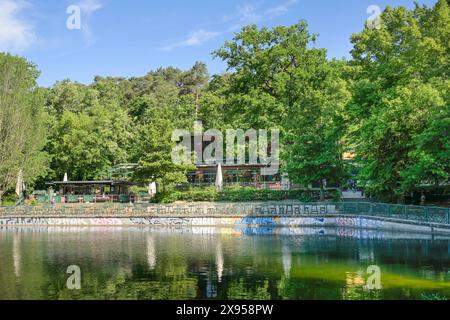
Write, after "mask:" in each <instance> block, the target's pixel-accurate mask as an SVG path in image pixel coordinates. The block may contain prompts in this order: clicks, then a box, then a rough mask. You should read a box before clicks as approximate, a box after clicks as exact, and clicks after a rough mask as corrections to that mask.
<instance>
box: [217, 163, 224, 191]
mask: <svg viewBox="0 0 450 320" xmlns="http://www.w3.org/2000/svg"><path fill="white" fill-rule="evenodd" d="M222 186H223V177H222V165H221V164H220V163H219V164H218V165H217V174H216V189H217V191H221V190H222Z"/></svg>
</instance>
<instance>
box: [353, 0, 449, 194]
mask: <svg viewBox="0 0 450 320" xmlns="http://www.w3.org/2000/svg"><path fill="white" fill-rule="evenodd" d="M449 13H450V10H449V5H448V3H447V2H446V1H445V0H439V1H438V2H437V3H436V4H435V6H434V7H433V8H428V7H425V6H423V7H421V6H419V5H416V7H415V9H413V10H408V9H406V8H404V7H398V8H390V7H388V8H386V10H385V11H384V12H383V13H382V15H381V25H380V28H379V29H377V28H370V27H369V26H366V27H365V28H364V30H363V31H362V32H361V33H359V34H355V35H353V36H352V42H353V44H354V48H353V50H352V55H353V64H354V66H355V71H356V73H355V76H356V82H355V85H354V95H353V99H352V101H351V103H349V105H348V109H347V113H348V116H349V120H350V122H351V125H350V126H349V128H350V130H349V135H348V136H349V137H350V139H351V140H352V141H353V142H354V143H355V146H356V153H357V155H358V160H359V162H360V164H361V167H362V169H361V173H360V177H359V178H360V182H361V183H362V185H363V186H364V187H365V188H366V190H367V191H369V192H371V193H373V194H376V195H378V196H380V197H384V198H387V199H392V200H393V199H395V198H397V199H399V200H401V199H402V198H403V196H404V195H405V194H407V193H409V192H410V191H411V190H413V189H414V188H419V187H420V186H421V185H423V184H424V183H429V182H433V183H436V184H439V183H445V182H447V183H448V180H449V173H450V167H449V162H448V157H449V154H450V149H449V144H448V143H447V142H448V141H449V140H450V136H449V134H450V133H449V132H450V131H449V130H448V128H449V127H448V126H449V125H448V122H449V99H448V98H449V70H450V65H449V59H448V57H449V53H450V41H449V39H450V14H449Z"/></svg>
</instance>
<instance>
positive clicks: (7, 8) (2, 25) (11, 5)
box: [0, 0, 36, 51]
mask: <svg viewBox="0 0 450 320" xmlns="http://www.w3.org/2000/svg"><path fill="white" fill-rule="evenodd" d="M27 6H28V3H27V2H25V1H22V0H0V51H23V50H25V49H26V48H28V47H30V46H31V45H32V43H33V42H34V41H35V39H36V35H35V32H34V26H33V25H32V24H31V23H30V22H28V21H26V20H25V19H23V18H22V17H20V14H21V13H22V12H23V11H24V10H25V9H26V8H27Z"/></svg>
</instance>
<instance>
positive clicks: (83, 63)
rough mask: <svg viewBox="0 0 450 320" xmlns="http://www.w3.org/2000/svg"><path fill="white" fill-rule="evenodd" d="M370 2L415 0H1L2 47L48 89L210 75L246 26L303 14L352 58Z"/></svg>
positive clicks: (333, 51)
mask: <svg viewBox="0 0 450 320" xmlns="http://www.w3.org/2000/svg"><path fill="white" fill-rule="evenodd" d="M417 2H419V3H421V4H426V5H427V6H432V5H434V3H435V2H436V1H435V0H419V1H417ZM71 5H76V6H78V8H80V9H81V11H80V17H81V29H74V30H69V29H68V28H67V20H68V18H70V17H71V14H68V13H67V10H68V8H69V7H70V6H71ZM371 5H376V6H378V7H380V8H381V9H384V8H385V7H386V6H387V5H391V6H397V5H403V6H407V7H410V8H412V7H413V5H414V1H413V0H390V1H387V0H339V1H338V0H335V1H334V0H278V1H277V0H247V1H243V0H227V1H225V0H223V1H217V0H209V1H206V0H195V1H194V0H192V1H186V0H166V1H155V0H127V1H124V0H0V51H8V52H11V53H14V54H20V55H22V56H25V57H26V58H27V59H29V60H31V61H33V62H34V63H36V64H37V65H38V68H39V70H41V72H42V74H41V77H40V79H39V83H40V84H41V85H44V86H50V85H52V84H53V83H54V82H55V81H58V80H63V79H72V80H75V81H78V82H82V83H90V82H92V80H93V78H94V77H95V76H96V75H101V76H123V77H132V76H142V75H144V74H146V73H147V72H148V71H149V70H153V69H156V68H158V67H166V66H171V65H172V66H175V67H179V68H181V69H188V68H189V67H191V66H192V65H193V64H194V62H195V61H204V62H205V63H207V65H208V67H209V70H210V73H211V74H213V73H220V72H222V71H225V69H226V65H225V64H224V63H223V62H222V61H219V60H217V59H213V58H212V56H211V54H210V53H211V52H212V51H213V50H215V49H217V48H219V47H220V46H221V45H222V44H223V42H224V41H225V40H228V39H231V38H232V36H233V32H235V31H237V30H239V28H240V27H241V26H242V25H245V24H249V23H256V24H257V25H259V26H269V27H270V26H275V25H290V24H294V23H296V22H297V21H298V20H300V19H306V20H307V21H308V24H309V26H310V30H311V32H313V33H318V34H319V35H320V36H319V38H318V41H317V46H319V47H324V48H327V49H328V56H329V57H337V58H341V57H349V51H350V49H351V44H350V41H349V37H350V35H351V34H352V33H355V32H359V31H360V30H361V29H362V26H363V24H364V22H365V20H366V19H368V18H369V17H370V16H371V14H370V13H367V8H368V7H369V6H371ZM69 11H70V10H69ZM73 12H74V11H70V13H73ZM70 21H72V22H73V21H74V20H70Z"/></svg>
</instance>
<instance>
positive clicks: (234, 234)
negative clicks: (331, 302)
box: [0, 227, 450, 300]
mask: <svg viewBox="0 0 450 320" xmlns="http://www.w3.org/2000/svg"><path fill="white" fill-rule="evenodd" d="M268 231H270V230H264V229H261V230H259V229H249V230H240V229H235V228H206V227H203V228H202V227H199V228H192V227H186V228H181V227H180V228H175V227H174V228H157V227H155V228H138V227H117V228H114V227H90V228H89V227H67V228H62V227H42V228H40V227H30V228H25V227H24V228H19V227H17V228H16V227H8V228H3V229H0V299H51V300H53V299H263V300H264V299H339V300H341V299H443V298H450V241H449V240H448V239H442V238H441V239H439V238H437V237H436V238H434V239H433V238H432V237H430V236H424V235H422V236H420V235H419V236H417V238H414V237H410V238H409V239H407V237H403V238H402V237H398V238H399V239H395V238H396V235H395V234H391V235H389V234H386V233H381V234H380V233H379V232H378V233H376V234H370V233H358V232H356V233H355V232H354V231H351V232H345V230H344V232H343V231H342V230H337V229H333V228H331V229H315V228H300V229H295V228H293V229H288V230H287V231H286V230H285V232H281V231H282V230H280V231H277V232H274V231H273V230H272V231H271V232H268ZM70 266H72V269H69V271H70V270H75V269H76V268H79V271H80V282H79V284H80V289H69V288H68V286H67V282H68V279H69V280H70V281H69V282H70V283H72V284H73V283H76V282H73V280H74V278H73V276H77V274H76V273H67V270H68V268H69V267H70ZM73 266H75V269H73ZM374 266H375V267H374ZM374 270H375V271H374ZM377 270H379V271H380V273H379V274H378V273H377ZM71 272H73V271H71ZM374 272H375V273H374ZM375 276H378V278H376V277H375ZM374 279H375V280H374ZM376 279H379V280H380V283H379V284H380V286H375V287H374V286H373V284H374V283H375V284H376V283H377V282H376ZM374 281H375V282H374ZM369 283H371V284H372V286H370V285H368V284H369ZM69 287H70V285H69Z"/></svg>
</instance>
